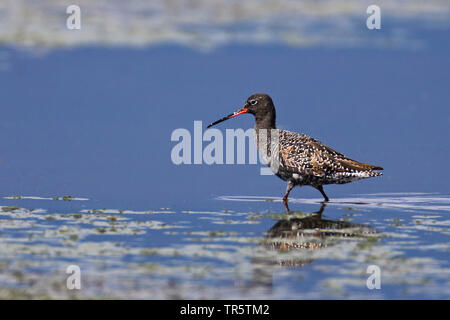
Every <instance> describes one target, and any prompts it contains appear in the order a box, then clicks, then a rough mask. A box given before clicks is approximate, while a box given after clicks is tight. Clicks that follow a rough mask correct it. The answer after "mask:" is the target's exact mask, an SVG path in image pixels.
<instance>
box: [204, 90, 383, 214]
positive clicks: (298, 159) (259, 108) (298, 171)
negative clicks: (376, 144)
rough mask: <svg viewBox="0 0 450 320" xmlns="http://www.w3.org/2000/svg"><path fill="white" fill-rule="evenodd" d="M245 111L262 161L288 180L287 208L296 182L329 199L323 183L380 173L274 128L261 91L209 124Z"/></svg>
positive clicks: (272, 108) (266, 97)
mask: <svg viewBox="0 0 450 320" xmlns="http://www.w3.org/2000/svg"><path fill="white" fill-rule="evenodd" d="M244 113H250V114H252V115H254V116H255V139H256V144H257V146H258V150H259V152H260V153H262V155H263V158H264V160H265V162H266V163H267V165H269V166H270V168H271V169H272V171H273V172H274V174H276V175H277V176H278V177H280V178H281V179H283V180H284V181H286V182H287V188H286V192H285V194H284V196H283V204H284V207H285V208H286V210H287V211H289V207H288V197H289V193H290V192H291V190H292V188H294V187H295V186H305V185H309V186H312V187H314V188H316V189H317V190H319V191H320V193H321V194H322V196H323V197H324V200H325V202H328V201H329V198H328V196H327V195H326V194H325V191H324V190H323V185H325V184H344V183H349V182H352V181H356V180H361V179H365V178H370V177H376V176H381V175H382V173H381V172H377V171H374V170H383V168H382V167H378V166H374V165H371V164H366V163H361V162H358V161H355V160H352V159H350V158H348V157H346V156H344V155H343V154H342V153H339V152H337V151H335V150H333V149H332V148H330V147H328V146H326V145H324V144H323V143H321V142H320V141H318V140H316V139H314V138H311V137H309V136H307V135H305V134H302V133H296V132H290V131H286V130H281V129H277V128H276V125H275V120H276V112H275V106H274V104H273V101H272V99H271V98H270V96H269V95H267V94H264V93H256V94H253V95H251V96H250V97H249V98H248V99H247V101H246V103H245V105H244V107H243V108H241V109H239V110H237V111H236V112H234V113H232V114H229V115H228V116H226V117H223V118H222V119H220V120H217V121H215V122H213V123H211V124H210V125H208V128H209V127H211V126H214V125H216V124H218V123H220V122H222V121H225V120H228V119H231V118H234V117H236V116H238V115H241V114H244ZM274 141H276V142H275V143H274Z"/></svg>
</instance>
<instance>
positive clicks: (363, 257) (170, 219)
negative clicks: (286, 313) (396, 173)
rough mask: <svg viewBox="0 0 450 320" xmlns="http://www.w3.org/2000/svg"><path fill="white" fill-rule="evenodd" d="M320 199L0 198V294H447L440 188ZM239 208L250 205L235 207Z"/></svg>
mask: <svg viewBox="0 0 450 320" xmlns="http://www.w3.org/2000/svg"><path fill="white" fill-rule="evenodd" d="M233 201H235V202H236V203H234V202H233ZM319 201H320V200H319V199H293V200H292V201H291V207H292V209H294V208H295V210H299V209H304V211H295V212H294V213H292V214H289V215H287V214H285V213H283V212H282V211H280V209H281V207H282V206H281V203H279V202H280V199H278V198H264V197H221V198H220V199H218V200H217V204H216V209H215V210H211V211H198V210H195V209H191V210H188V209H187V210H184V211H179V210H171V209H170V208H149V209H148V210H141V211H135V210H127V209H126V208H121V209H117V208H100V207H98V206H96V204H95V202H94V201H92V200H88V199H76V198H74V199H71V200H68V199H66V200H62V199H59V200H52V199H46V198H39V197H25V196H24V197H22V198H21V199H5V198H3V199H2V200H1V205H2V206H1V208H0V221H1V224H2V232H1V234H0V242H1V247H2V261H1V263H0V268H1V278H0V282H1V290H0V295H1V297H2V298H28V297H33V298H48V297H51V298H99V297H102V298H105V297H114V298H146V299H161V298H162V299H167V298H181V299H192V298H199V299H201V298H225V299H229V298H243V299H246V298H269V299H279V298H282V299H302V298H313V299H316V298H369V299H372V298H376V299H379V298H388V299H391V298H394V299H398V298H407V299H414V298H448V297H449V288H450V286H449V273H450V265H449V260H448V252H449V242H448V240H449V234H450V232H449V228H448V227H449V224H450V220H448V213H449V211H450V197H449V196H448V195H439V194H371V195H354V196H353V197H351V198H338V199H335V200H333V201H332V202H331V203H329V204H328V205H326V206H322V205H321V204H320V203H319ZM244 205H249V206H250V208H252V209H253V210H251V211H245V212H243V211H241V210H239V209H240V208H242V206H244ZM321 207H322V213H321V214H320V213H318V212H317V211H320V209H321ZM42 208H51V209H42ZM217 208H221V209H219V210H218V209H217ZM224 208H228V209H224ZM313 210H314V211H315V212H313ZM72 264H75V265H78V266H79V267H80V268H81V275H82V289H81V290H79V291H78V290H67V288H66V282H65V279H66V278H67V276H68V275H66V273H65V270H66V268H67V267H68V266H69V265H72ZM370 265H376V266H378V267H379V268H380V270H381V289H379V290H377V289H374V290H369V289H368V288H367V286H366V281H367V278H368V276H369V275H370V274H368V273H367V268H368V266H370Z"/></svg>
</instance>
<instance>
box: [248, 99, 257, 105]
mask: <svg viewBox="0 0 450 320" xmlns="http://www.w3.org/2000/svg"><path fill="white" fill-rule="evenodd" d="M249 102H250V104H251V105H252V106H254V105H255V104H257V103H258V101H257V100H250V101H249Z"/></svg>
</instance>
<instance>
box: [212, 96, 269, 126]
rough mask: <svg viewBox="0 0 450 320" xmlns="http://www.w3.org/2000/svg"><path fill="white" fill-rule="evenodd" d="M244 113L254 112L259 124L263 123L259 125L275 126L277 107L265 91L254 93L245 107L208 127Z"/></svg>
mask: <svg viewBox="0 0 450 320" xmlns="http://www.w3.org/2000/svg"><path fill="white" fill-rule="evenodd" d="M244 113H250V114H253V115H254V116H255V119H256V124H257V126H258V124H261V125H260V126H259V127H271V128H275V117H276V114H275V107H274V105H273V101H272V98H270V96H269V95H268V94H265V93H255V94H252V95H251V96H250V97H248V99H247V101H246V102H245V104H244V107H243V108H241V109H239V110H237V111H235V112H234V113H232V114H229V115H228V116H226V117H223V118H222V119H219V120H217V121H215V122H213V123H211V124H210V125H208V128H209V127H212V126H214V125H216V124H218V123H220V122H222V121H225V120H228V119H231V118H234V117H236V116H238V115H241V114H244Z"/></svg>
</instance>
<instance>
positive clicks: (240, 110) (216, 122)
mask: <svg viewBox="0 0 450 320" xmlns="http://www.w3.org/2000/svg"><path fill="white" fill-rule="evenodd" d="M247 111H248V109H247V108H245V107H244V108H242V109H239V110H238V111H235V112H233V113H232V114H229V115H227V116H226V117H223V118H222V119H219V120H217V121H214V122H213V123H210V124H209V125H208V127H207V128H210V127H212V126H215V125H216V124H218V123H221V122H223V121H225V120H228V119H231V118H234V117H236V116H238V115H240V114H243V113H247Z"/></svg>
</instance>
